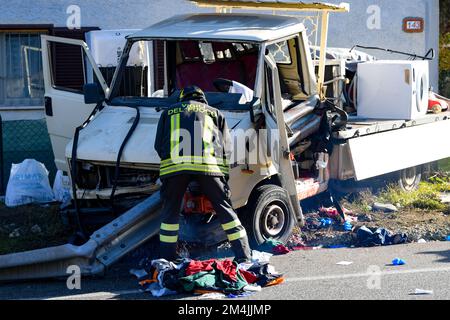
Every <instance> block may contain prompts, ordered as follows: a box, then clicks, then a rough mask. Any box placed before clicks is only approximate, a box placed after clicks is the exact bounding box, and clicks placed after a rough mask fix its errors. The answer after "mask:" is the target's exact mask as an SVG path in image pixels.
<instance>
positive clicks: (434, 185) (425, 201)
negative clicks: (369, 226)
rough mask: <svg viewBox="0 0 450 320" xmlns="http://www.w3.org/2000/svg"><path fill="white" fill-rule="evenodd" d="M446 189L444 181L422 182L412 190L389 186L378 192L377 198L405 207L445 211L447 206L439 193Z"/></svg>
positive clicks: (446, 185) (447, 186) (447, 187)
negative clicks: (407, 190)
mask: <svg viewBox="0 0 450 320" xmlns="http://www.w3.org/2000/svg"><path fill="white" fill-rule="evenodd" d="M448 190H449V185H448V183H446V182H442V183H438V182H422V183H421V184H420V185H419V188H418V189H417V190H415V191H412V192H406V191H403V190H401V189H400V188H397V187H393V186H389V187H387V189H386V190H384V191H382V192H381V193H380V194H379V196H378V198H379V199H380V201H382V202H388V203H392V204H394V205H400V206H401V207H403V208H407V209H421V210H430V211H445V210H447V209H448V207H447V205H446V204H444V203H442V201H441V197H440V194H441V193H442V192H446V191H448Z"/></svg>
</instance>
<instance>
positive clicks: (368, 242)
mask: <svg viewBox="0 0 450 320" xmlns="http://www.w3.org/2000/svg"><path fill="white" fill-rule="evenodd" d="M356 237H357V244H358V245H359V246H361V247H374V246H388V245H396V244H403V243H406V242H407V241H408V237H407V235H406V234H404V233H402V234H396V235H393V234H392V233H391V232H390V231H389V230H386V229H384V228H379V229H376V230H375V231H373V230H371V229H369V228H367V227H366V226H363V227H361V228H359V229H358V231H357V232H356Z"/></svg>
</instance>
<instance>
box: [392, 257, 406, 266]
mask: <svg viewBox="0 0 450 320" xmlns="http://www.w3.org/2000/svg"><path fill="white" fill-rule="evenodd" d="M405 264H406V262H405V260H403V259H400V258H395V259H394V260H392V265H393V266H403V265H405Z"/></svg>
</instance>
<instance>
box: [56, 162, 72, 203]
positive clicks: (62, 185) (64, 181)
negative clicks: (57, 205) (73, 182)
mask: <svg viewBox="0 0 450 320" xmlns="http://www.w3.org/2000/svg"><path fill="white" fill-rule="evenodd" d="M53 194H54V196H55V200H56V201H58V202H62V203H67V202H69V201H70V200H72V194H71V193H70V179H69V177H67V176H65V175H64V173H63V172H62V171H61V170H58V172H57V173H56V176H55V181H54V183H53Z"/></svg>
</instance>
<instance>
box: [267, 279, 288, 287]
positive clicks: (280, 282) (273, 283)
mask: <svg viewBox="0 0 450 320" xmlns="http://www.w3.org/2000/svg"><path fill="white" fill-rule="evenodd" d="M283 282H284V278H283V277H280V278H278V279H275V280H273V281H271V282H269V283H268V284H267V285H266V287H271V286H276V285H279V284H282V283H283Z"/></svg>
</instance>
